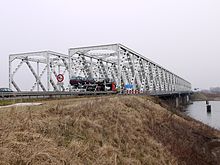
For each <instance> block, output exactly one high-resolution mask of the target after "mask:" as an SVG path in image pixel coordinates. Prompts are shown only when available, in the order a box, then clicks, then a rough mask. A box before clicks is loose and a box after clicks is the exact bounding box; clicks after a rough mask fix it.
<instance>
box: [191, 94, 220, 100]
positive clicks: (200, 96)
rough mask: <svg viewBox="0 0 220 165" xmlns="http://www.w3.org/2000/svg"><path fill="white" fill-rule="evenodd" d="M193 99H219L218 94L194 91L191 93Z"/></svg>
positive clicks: (219, 95)
mask: <svg viewBox="0 0 220 165" xmlns="http://www.w3.org/2000/svg"><path fill="white" fill-rule="evenodd" d="M192 100H193V101H206V100H209V101H220V94H214V93H204V92H195V93H194V94H193V95H192Z"/></svg>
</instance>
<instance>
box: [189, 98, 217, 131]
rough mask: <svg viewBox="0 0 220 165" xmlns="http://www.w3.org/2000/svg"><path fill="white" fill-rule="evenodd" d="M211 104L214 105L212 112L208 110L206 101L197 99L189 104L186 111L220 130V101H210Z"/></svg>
mask: <svg viewBox="0 0 220 165" xmlns="http://www.w3.org/2000/svg"><path fill="white" fill-rule="evenodd" d="M209 104H210V105H211V106H212V111H211V112H207V109H206V102H205V101H197V102H194V103H193V104H192V105H189V106H188V107H187V108H186V111H185V113H186V114H187V115H189V116H190V117H192V118H194V119H196V120H199V121H201V122H203V123H205V124H208V125H210V126H211V127H214V128H217V129H219V130H220V101H210V102H209Z"/></svg>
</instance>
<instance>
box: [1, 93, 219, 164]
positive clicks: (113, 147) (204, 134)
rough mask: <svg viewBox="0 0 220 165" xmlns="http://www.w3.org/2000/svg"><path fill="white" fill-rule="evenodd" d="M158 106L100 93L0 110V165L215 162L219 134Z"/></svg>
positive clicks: (138, 98) (149, 101) (135, 98)
mask: <svg viewBox="0 0 220 165" xmlns="http://www.w3.org/2000/svg"><path fill="white" fill-rule="evenodd" d="M157 102H158V101H157ZM161 105H162V104H161ZM161 105H159V104H157V103H155V101H154V99H152V98H148V97H146V96H145V97H144V96H104V97H95V98H92V97H90V98H75V99H67V100H57V101H47V102H45V104H44V105H42V106H37V107H17V108H6V109H1V110H0V118H1V120H0V130H1V131H0V144H1V147H0V164H172V165H173V164H200V165H203V164H217V162H218V161H219V160H218V158H219V157H218V142H217V141H213V139H218V138H219V137H220V133H219V132H218V131H216V130H214V129H211V128H209V127H208V126H205V125H203V124H201V123H199V122H196V121H194V120H192V119H189V118H187V117H180V116H178V115H176V114H174V113H172V112H171V111H168V110H167V109H165V108H163V107H166V108H168V106H165V105H164V104H163V107H162V106H161ZM219 146H220V145H219Z"/></svg>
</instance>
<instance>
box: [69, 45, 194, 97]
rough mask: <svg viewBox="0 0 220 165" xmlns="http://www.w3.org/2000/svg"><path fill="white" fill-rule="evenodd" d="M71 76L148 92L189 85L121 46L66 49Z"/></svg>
mask: <svg viewBox="0 0 220 165" xmlns="http://www.w3.org/2000/svg"><path fill="white" fill-rule="evenodd" d="M69 68H70V78H71V77H76V76H80V77H86V78H93V79H97V80H98V79H109V80H111V81H114V82H116V85H117V87H118V89H120V90H123V89H124V87H125V86H126V85H127V84H129V85H130V86H132V88H133V89H138V90H141V91H147V92H151V93H155V92H158V93H161V92H162V93H170V92H188V91H189V92H190V91H191V84H190V83H189V82H188V81H186V80H184V79H183V78H181V77H179V76H178V75H176V74H174V73H172V72H170V71H168V70H167V69H165V68H163V67H162V66H160V65H158V64H156V63H155V62H153V61H151V60H149V59H147V58H146V57H144V56H143V55H141V54H139V53H137V52H135V51H133V50H131V49H129V48H127V47H125V46H123V45H121V44H111V45H100V46H91V47H80V48H71V49H69Z"/></svg>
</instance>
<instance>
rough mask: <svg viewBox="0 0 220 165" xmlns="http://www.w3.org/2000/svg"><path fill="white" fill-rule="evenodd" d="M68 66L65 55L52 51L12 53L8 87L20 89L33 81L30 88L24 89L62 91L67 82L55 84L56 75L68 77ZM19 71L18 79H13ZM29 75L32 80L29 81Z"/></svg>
mask: <svg viewBox="0 0 220 165" xmlns="http://www.w3.org/2000/svg"><path fill="white" fill-rule="evenodd" d="M24 66H26V68H25V72H24ZM68 66H69V64H68V56H67V55H64V54H60V53H56V52H52V51H41V52H31V53H21V54H12V55H10V56H9V88H14V89H15V90H17V91H21V90H24V86H25V85H26V84H30V83H33V84H32V86H31V88H30V89H25V90H27V91H51V90H53V91H64V90H65V88H66V87H68V84H64V83H63V84H57V81H56V77H57V75H58V74H60V73H61V74H67V76H66V77H68V78H69V68H68ZM27 70H29V71H30V72H29V73H28V72H27ZM19 71H20V72H21V73H20V74H19V80H18V78H17V80H15V77H16V76H17V74H18V72H19ZM24 75H25V76H24ZM31 77H32V78H33V79H34V81H33V82H30V78H31ZM18 81H19V82H20V83H19V84H18ZM27 81H28V82H27Z"/></svg>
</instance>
